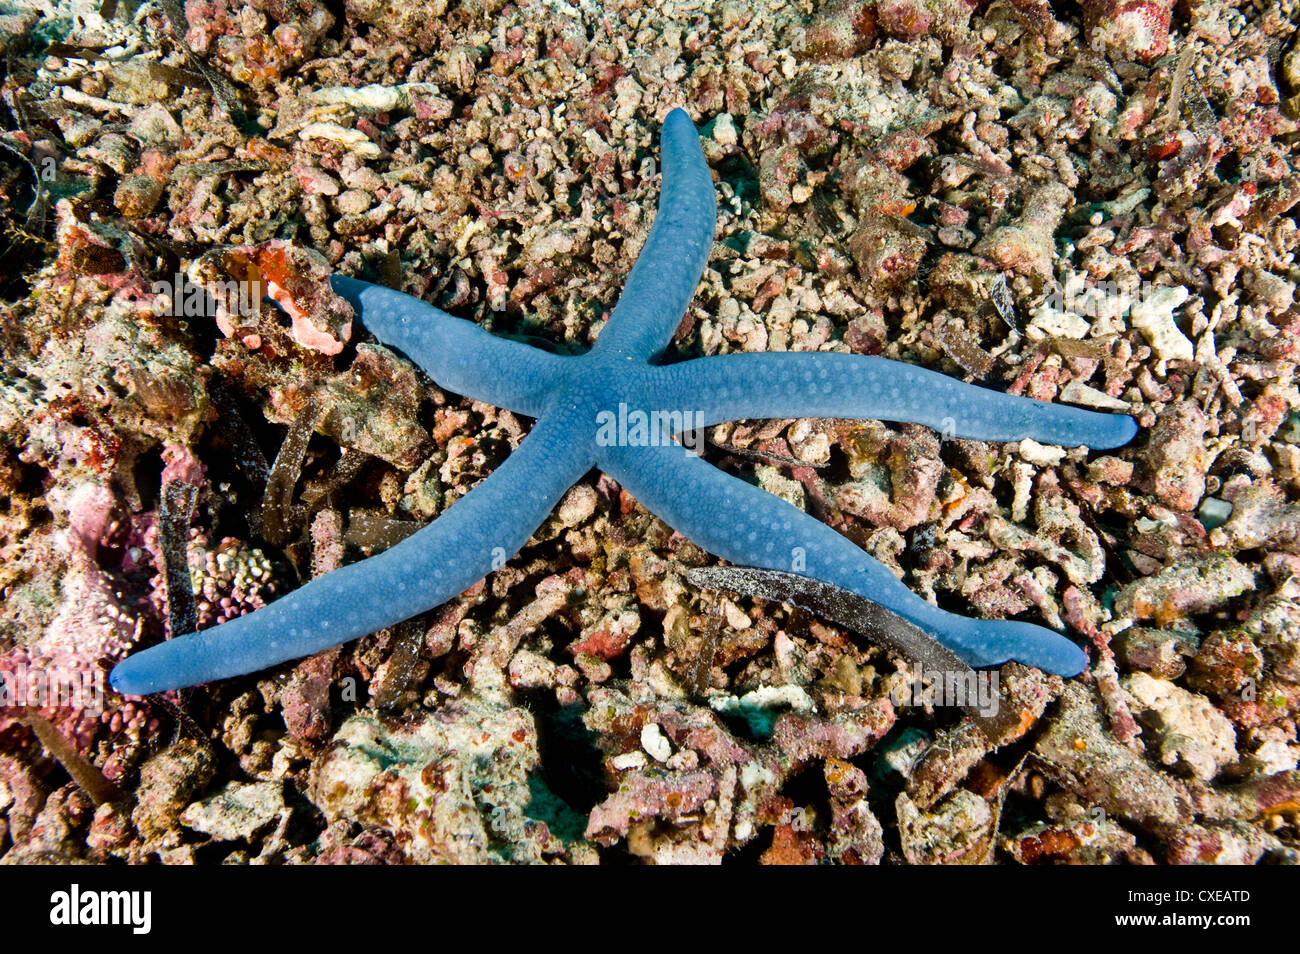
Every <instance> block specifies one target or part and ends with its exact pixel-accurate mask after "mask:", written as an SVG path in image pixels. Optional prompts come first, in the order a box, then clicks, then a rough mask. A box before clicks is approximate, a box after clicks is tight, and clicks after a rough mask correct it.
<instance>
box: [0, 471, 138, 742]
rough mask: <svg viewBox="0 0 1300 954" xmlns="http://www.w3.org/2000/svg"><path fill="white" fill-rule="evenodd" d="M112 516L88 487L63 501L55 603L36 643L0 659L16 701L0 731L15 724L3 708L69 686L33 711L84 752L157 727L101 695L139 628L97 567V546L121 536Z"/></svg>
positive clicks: (103, 493)
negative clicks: (111, 737) (102, 740)
mask: <svg viewBox="0 0 1300 954" xmlns="http://www.w3.org/2000/svg"><path fill="white" fill-rule="evenodd" d="M114 511H115V503H114V499H113V495H112V494H111V493H110V492H109V491H108V490H107V489H106V488H104V487H102V486H98V485H95V484H90V483H87V484H84V485H83V486H82V487H81V488H80V489H79V490H78V491H76V492H75V493H74V495H73V496H72V498H71V500H70V501H69V503H68V519H69V523H70V526H69V529H68V530H67V531H66V532H65V533H64V534H63V537H62V555H63V556H64V558H65V559H66V560H67V572H66V575H65V576H64V577H63V581H62V591H63V598H62V602H61V603H60V605H59V608H58V611H57V613H56V615H55V617H54V619H53V621H52V622H51V623H50V625H49V626H48V627H47V628H46V630H45V632H44V633H43V634H42V635H41V636H40V637H39V638H37V639H36V640H35V641H34V642H32V643H29V644H27V645H24V646H19V647H16V648H14V649H12V650H10V651H9V652H8V653H6V654H5V655H4V656H3V657H0V674H3V675H2V676H0V678H3V680H4V685H5V688H6V690H7V692H14V691H16V692H18V693H19V695H20V696H21V698H16V699H8V700H6V701H5V705H6V709H4V710H0V734H7V733H9V732H11V731H14V730H15V728H16V725H17V723H16V722H15V721H14V717H13V716H12V715H9V714H8V712H13V711H14V710H12V709H7V707H8V706H9V705H12V704H13V703H18V704H19V705H21V704H22V703H23V702H33V701H37V700H33V699H31V698H30V695H29V694H30V693H31V692H32V691H33V690H39V689H42V688H44V687H50V686H54V687H60V686H67V687H69V689H68V695H67V696H66V697H64V698H59V697H57V696H55V697H54V698H47V699H42V700H40V701H41V702H42V703H43V704H42V705H40V706H38V709H39V711H40V713H41V714H42V715H43V716H44V717H45V718H47V719H49V720H50V722H51V723H53V725H54V726H55V728H56V729H57V730H58V731H59V732H60V733H61V734H62V735H63V736H64V737H65V738H67V739H68V740H69V741H70V742H72V743H73V744H74V745H75V746H76V747H77V748H78V750H80V751H81V752H82V753H83V754H85V753H89V752H90V751H91V749H92V747H93V746H94V744H95V742H96V741H97V739H98V738H99V737H100V736H101V734H102V733H103V732H104V731H105V730H106V731H108V732H113V733H116V732H119V731H122V730H123V729H126V730H129V731H131V732H133V733H138V732H140V731H142V730H144V729H146V728H147V727H148V726H150V725H151V724H156V723H154V722H153V721H152V717H151V715H150V713H149V709H148V707H147V706H146V705H144V704H142V703H137V702H127V703H125V704H121V703H119V704H117V705H113V704H110V702H111V700H110V699H109V693H108V690H107V683H106V679H105V672H106V671H107V668H108V667H109V666H110V665H111V664H112V663H113V662H116V661H117V660H119V659H121V658H122V657H123V656H125V655H126V654H127V653H128V652H129V651H130V650H131V649H132V647H134V645H135V644H136V642H137V641H138V640H139V638H140V635H141V632H142V627H143V625H144V623H143V619H142V617H141V616H140V615H139V614H138V613H137V612H136V611H135V610H134V609H133V608H131V607H130V606H129V605H128V603H127V601H126V600H125V599H124V597H123V595H122V593H121V591H120V588H119V586H118V585H117V584H116V583H115V582H114V581H113V579H112V578H111V577H110V576H109V574H107V573H105V571H104V570H102V569H101V568H100V566H99V563H98V554H99V549H100V546H101V544H103V543H105V542H106V541H108V540H109V539H110V538H112V537H114V536H116V535H118V534H119V531H120V527H118V525H117V523H116V518H115V516H114ZM51 703H54V704H51ZM14 714H15V715H17V714H18V713H17V712H15V713H14Z"/></svg>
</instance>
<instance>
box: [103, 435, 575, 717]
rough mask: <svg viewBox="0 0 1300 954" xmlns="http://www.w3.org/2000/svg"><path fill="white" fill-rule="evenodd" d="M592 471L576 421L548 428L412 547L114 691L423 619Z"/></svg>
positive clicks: (306, 589) (265, 659) (330, 577)
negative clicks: (422, 617)
mask: <svg viewBox="0 0 1300 954" xmlns="http://www.w3.org/2000/svg"><path fill="white" fill-rule="evenodd" d="M592 463H593V455H592V454H591V451H590V445H589V444H587V443H584V442H583V441H581V440H579V439H578V431H577V430H576V429H575V428H574V427H573V425H572V423H571V422H570V421H567V420H562V419H560V418H548V419H545V420H542V421H539V422H538V423H537V424H536V425H535V426H534V427H533V430H532V432H531V433H530V434H529V435H528V436H527V437H526V438H525V439H524V441H523V442H522V443H521V444H520V445H519V448H518V450H516V451H515V452H514V453H513V454H511V455H510V457H509V458H507V460H506V461H505V463H503V464H502V465H501V466H500V467H498V468H497V469H496V471H495V472H494V473H493V474H492V475H491V476H490V477H488V478H487V479H486V480H484V481H483V482H482V483H480V484H479V485H478V486H477V487H475V488H474V489H473V490H471V491H470V492H469V493H468V494H466V495H465V497H464V498H462V499H461V500H459V501H457V502H456V503H454V504H453V505H452V506H451V507H450V508H448V510H447V512H446V513H444V514H443V515H441V516H440V517H438V518H437V519H436V520H434V521H433V522H432V523H431V524H429V525H428V526H427V527H425V528H424V529H422V530H420V531H418V532H417V533H415V534H413V535H412V536H410V537H408V538H407V539H405V540H403V541H402V542H401V543H399V544H397V545H396V546H394V547H392V548H391V549H389V550H385V551H384V552H383V553H381V554H378V555H377V556H373V557H370V558H369V559H367V560H362V561H360V562H358V563H353V564H350V565H349V566H346V567H343V568H342V569H339V570H335V571H334V572H333V573H327V574H326V575H325V576H322V577H320V578H319V579H316V580H313V581H312V582H310V583H308V584H307V585H306V586H303V587H301V588H300V589H297V590H295V591H294V592H293V593H290V594H289V595H288V596H285V597H284V598H283V599H279V600H276V601H275V602H274V603H272V604H271V605H270V606H266V607H264V608H262V609H260V610H257V611H255V612H253V613H249V614H248V615H247V616H241V617H239V618H238V619H234V620H231V621H230V622H228V623H222V624H221V625H219V626H216V627H213V628H212V629H208V630H204V631H202V632H197V633H190V634H188V635H185V636H180V637H178V638H176V639H171V640H168V641H167V642H165V643H162V644H160V645H158V646H154V647H152V648H150V649H146V650H145V651H144V652H142V653H137V654H135V655H134V656H131V657H129V658H128V659H126V660H124V661H123V662H121V663H119V664H118V666H117V667H116V668H115V669H114V670H113V672H112V674H111V676H110V681H111V682H112V684H113V687H114V688H115V689H117V691H118V692H121V693H123V694H126V695H146V694H148V693H152V692H162V691H164V690H167V689H179V688H182V687H184V686H193V685H196V684H198V683H201V682H211V681H212V680H215V679H224V678H227V677H230V676H238V675H242V674H244V673H249V672H255V671H257V670H259V669H265V668H267V667H268V666H274V665H276V664H277V663H281V662H285V661H286V660H290V659H297V658H299V657H301V656H308V655H310V654H312V653H316V652H320V651H321V650H323V649H328V648H330V647H331V646H337V645H339V644H340V643H344V642H347V641H348V640H351V639H356V638H357V637H358V636H364V635H366V634H367V633H373V632H374V631H375V630H378V629H382V628H383V627H385V626H391V625H392V624H394V623H397V622H400V621H401V620H404V619H407V618H409V617H411V616H414V615H416V614H417V613H422V612H424V611H425V610H428V609H430V608H432V607H434V606H437V605H439V604H440V603H443V602H445V601H446V600H449V599H451V598H452V597H453V596H455V595H456V594H458V593H461V592H463V591H464V590H465V589H466V588H468V587H469V586H471V585H472V584H473V583H475V582H476V581H477V580H480V579H482V578H483V577H484V576H486V575H487V574H488V573H490V572H492V571H493V570H495V569H497V568H498V567H499V566H500V565H501V563H502V562H503V561H504V560H505V559H507V558H508V557H510V556H512V555H513V554H514V553H516V552H517V551H518V550H519V548H520V547H522V546H523V545H524V544H525V543H526V542H527V541H528V538H529V537H530V536H531V535H532V533H533V531H534V530H536V529H537V526H538V525H539V524H540V523H541V522H542V521H543V520H544V519H545V518H546V516H547V514H549V513H550V512H551V509H552V508H553V507H554V506H555V504H556V502H557V501H559V499H560V498H561V497H562V496H563V495H564V493H565V491H566V490H568V488H569V487H570V486H571V485H572V484H573V482H574V481H576V480H577V479H578V478H579V477H581V476H582V475H583V474H584V473H585V472H586V471H587V470H588V469H590V467H591V465H592Z"/></svg>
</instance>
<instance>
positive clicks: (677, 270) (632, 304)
mask: <svg viewBox="0 0 1300 954" xmlns="http://www.w3.org/2000/svg"><path fill="white" fill-rule="evenodd" d="M659 151H660V155H661V159H662V163H663V191H662V192H661V193H660V195H659V210H658V212H656V213H655V220H654V226H653V227H652V228H651V229H650V237H649V238H648V239H646V243H645V246H644V247H643V248H642V249H641V254H640V255H639V256H637V260H636V264H635V265H633V266H632V273H631V274H630V275H629V276H628V279H627V284H626V285H625V286H624V288H623V294H622V296H621V297H620V298H619V300H618V305H617V306H615V308H614V313H613V314H612V315H610V318H609V322H608V323H607V324H606V326H605V329H604V330H603V331H602V332H601V333H600V337H599V338H598V339H597V341H596V346H595V348H593V349H592V350H593V353H598V354H609V353H612V354H618V355H620V356H624V357H632V358H643V359H649V358H651V357H653V356H654V355H656V354H658V353H659V352H661V351H662V350H663V349H664V348H666V347H667V346H668V342H670V341H671V340H672V337H673V334H674V333H675V332H676V331H677V326H678V325H679V324H681V320H682V315H684V314H685V313H686V306H687V305H689V304H690V303H691V299H692V298H694V297H695V289H696V287H697V286H698V285H699V283H700V276H701V275H702V274H703V273H704V263H705V262H706V261H707V260H708V257H709V250H710V249H711V248H712V247H713V232H714V229H715V228H716V218H717V207H716V202H717V200H716V197H715V194H714V190H713V177H712V176H711V175H710V174H709V167H708V164H707V163H705V161H704V152H703V151H702V150H701V149H700V136H699V133H697V132H696V130H695V125H694V123H692V122H691V119H690V117H689V116H687V115H686V112H685V111H684V110H681V109H674V110H673V111H672V112H671V113H669V114H668V118H666V119H665V120H664V127H663V133H662V135H661V137H660V146H659Z"/></svg>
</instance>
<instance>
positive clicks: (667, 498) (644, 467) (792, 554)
mask: <svg viewBox="0 0 1300 954" xmlns="http://www.w3.org/2000/svg"><path fill="white" fill-rule="evenodd" d="M600 466H601V468H602V469H603V470H605V471H606V472H607V473H609V474H610V476H612V477H614V479H615V480H617V481H619V483H621V484H622V485H623V486H624V487H625V488H626V489H627V490H628V491H629V492H630V493H631V494H632V495H633V496H634V497H636V499H637V500H638V501H639V502H640V503H641V504H642V505H643V506H645V507H646V508H648V509H649V510H651V511H652V512H653V513H654V514H655V515H657V516H658V517H659V518H660V519H662V520H664V521H665V522H666V523H667V524H668V525H669V526H670V527H672V528H673V529H674V530H677V531H678V532H680V533H682V534H683V535H685V536H687V537H689V538H690V539H691V540H692V541H693V542H694V543H696V544H698V545H699V546H701V547H703V548H704V549H706V550H708V551H709V552H710V553H712V554H714V555H715V556H719V557H721V558H723V559H724V560H729V561H730V562H732V563H736V564H740V565H744V566H754V567H760V568H763V569H769V570H783V571H786V572H794V573H797V574H799V575H801V576H807V577H811V578H813V579H817V580H821V581H823V582H826V583H832V584H834V585H835V586H839V587H842V588H844V589H847V590H851V591H852V592H854V593H856V594H858V595H859V596H863V597H865V598H867V599H869V600H872V601H873V602H876V603H879V604H880V605H881V606H884V607H885V608H886V609H889V610H892V611H893V612H895V613H897V614H898V615H900V616H902V617H904V618H906V619H908V620H910V621H912V622H913V623H915V624H916V625H917V626H920V627H921V628H922V629H924V630H925V631H926V632H928V633H930V634H932V635H933V636H934V637H935V639H937V640H938V641H939V642H940V643H942V644H943V645H944V646H946V647H948V648H949V649H951V650H952V651H953V652H955V653H956V654H957V655H958V656H960V657H961V658H962V659H963V660H964V661H965V662H967V663H968V664H970V665H972V666H993V665H997V664H999V663H1003V662H1006V661H1007V660H1008V659H1015V660H1018V661H1020V662H1022V663H1026V664H1028V665H1032V666H1037V667H1039V668H1040V669H1044V670H1046V671H1048V672H1053V673H1057V674H1059V675H1062V676H1073V675H1075V674H1077V673H1079V672H1081V671H1082V670H1083V667H1084V665H1085V663H1086V659H1085V657H1084V654H1083V652H1082V650H1080V649H1079V647H1077V646H1076V645H1075V644H1074V643H1072V642H1070V640H1068V639H1066V638H1065V637H1064V636H1061V635H1060V634H1058V633H1054V632H1052V631H1051V630H1049V629H1045V628H1044V627H1042V626H1035V625H1033V624H1031V623H1020V622H1015V621H1010V620H976V619H967V618H966V617H962V616H956V615H954V614H952V613H948V612H945V611H944V610H941V609H939V608H938V607H937V606H932V605H931V604H929V603H927V602H926V601H925V600H923V599H921V598H920V597H919V596H917V595H916V594H915V593H913V592H912V591H911V590H909V589H908V588H907V587H906V586H905V585H904V584H903V583H902V582H901V581H899V580H898V578H897V577H895V576H894V574H893V573H891V572H890V571H889V570H888V569H886V568H885V567H884V566H883V565H882V564H880V563H879V562H877V561H876V560H875V559H873V558H872V557H871V556H870V555H868V554H867V553H866V552H865V551H863V550H861V549H860V548H859V547H857V546H855V545H854V544H853V543H852V542H851V541H850V540H849V539H848V538H847V537H844V536H842V535H841V534H839V533H837V532H836V531H835V530H833V529H832V528H830V527H828V526H827V525H826V524H824V523H822V522H821V521H819V520H816V519H814V518H813V517H810V516H809V515H808V514H806V513H804V512H803V511H801V510H799V509H798V508H796V507H794V506H792V505H790V504H789V503H787V502H786V501H784V500H782V499H780V498H779V497H776V496H774V495H773V494H770V493H768V492H766V491H764V490H762V489H760V488H758V487H754V486H752V485H750V484H747V483H745V482H744V481H743V480H740V479H739V478H736V477H732V476H731V475H729V474H725V473H723V472H722V471H720V470H718V469H717V468H716V467H713V466H711V465H709V464H708V463H706V462H705V461H703V460H701V459H699V458H697V457H694V456H693V455H689V454H688V453H687V452H686V450H685V449H684V448H682V447H680V446H677V445H671V446H658V447H620V448H610V449H607V450H606V451H605V452H604V453H603V454H602V459H601V461H600Z"/></svg>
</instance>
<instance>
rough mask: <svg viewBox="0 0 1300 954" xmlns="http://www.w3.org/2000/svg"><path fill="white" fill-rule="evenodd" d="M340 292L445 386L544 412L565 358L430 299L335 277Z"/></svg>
mask: <svg viewBox="0 0 1300 954" xmlns="http://www.w3.org/2000/svg"><path fill="white" fill-rule="evenodd" d="M330 284H331V285H332V286H333V287H334V291H335V292H337V293H338V294H339V295H341V296H342V297H343V298H345V299H347V301H348V303H349V304H350V305H352V307H353V308H354V309H356V312H357V317H358V318H359V319H360V320H361V323H362V324H363V325H365V327H366V330H367V331H369V332H370V333H371V334H373V335H374V336H375V337H376V338H378V339H379V340H380V341H381V342H383V343H384V344H386V345H389V346H391V347H393V348H396V349H397V350H399V351H401V352H402V353H403V354H405V355H406V356H407V357H408V358H410V359H411V360H412V361H414V362H415V363H416V364H418V365H419V366H420V367H421V368H422V369H423V370H424V372H425V373H426V374H428V375H429V377H431V378H433V380H434V381H436V382H437V383H438V385H439V386H440V387H444V388H447V389H448V390H449V391H454V392H455V393H457V394H464V395H466V396H467V397H472V398H474V399H475V400H478V401H484V402H486V403H488V404H494V405H496V406H497V407H504V408H508V409H509V410H511V411H517V412H518V413H520V414H526V415H527V416H529V417H539V416H541V413H542V410H543V409H544V405H545V399H546V395H547V394H548V393H550V391H551V390H552V388H553V386H554V382H555V381H556V380H558V378H559V376H560V375H561V374H562V370H561V369H562V367H563V365H564V363H565V359H564V358H561V357H559V356H557V355H553V354H547V353H546V352H545V351H539V350H538V349H536V348H530V347H529V346H528V345H525V344H520V343H519V342H517V341H507V340H506V339H504V338H498V337H497V336H496V335H494V334H491V333H489V332H487V331H484V330H483V329H482V328H480V327H479V326H478V325H476V324H474V322H472V321H467V320H465V319H464V318H456V317H455V316H453V315H449V314H447V313H446V312H445V311H442V310H440V309H438V308H434V307H433V306H432V305H430V304H428V303H427V302H423V301H421V300H420V299H418V298H415V297H413V296H411V295H407V294H404V293H402V292H399V291H393V290H392V289H391V288H384V287H383V286H381V285H372V284H370V283H369V282H363V281H360V280H359V279H356V278H348V277H346V276H344V275H334V276H331V278H330Z"/></svg>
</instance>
